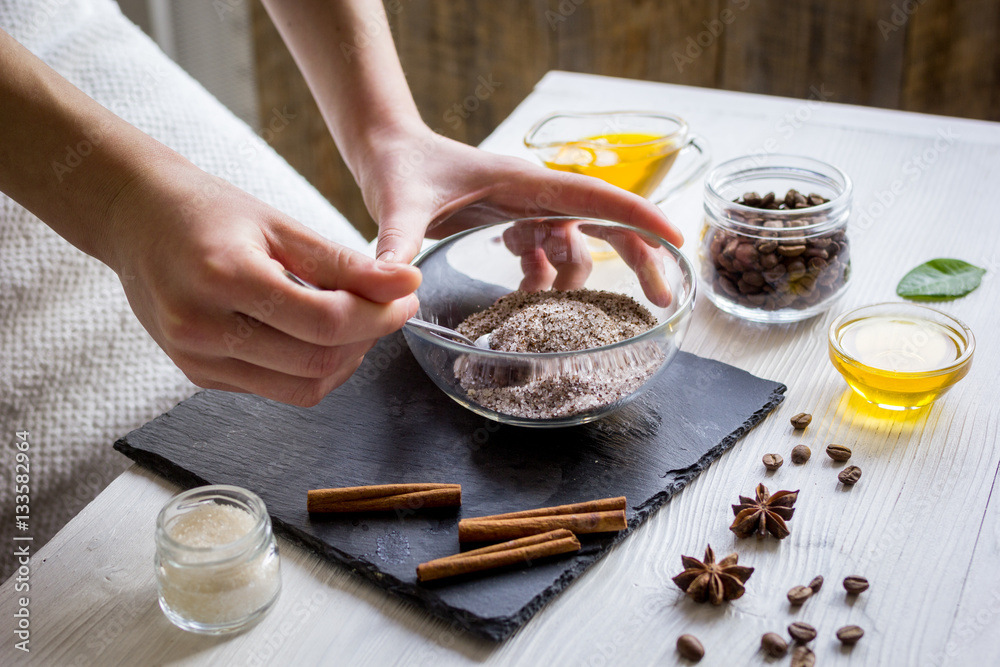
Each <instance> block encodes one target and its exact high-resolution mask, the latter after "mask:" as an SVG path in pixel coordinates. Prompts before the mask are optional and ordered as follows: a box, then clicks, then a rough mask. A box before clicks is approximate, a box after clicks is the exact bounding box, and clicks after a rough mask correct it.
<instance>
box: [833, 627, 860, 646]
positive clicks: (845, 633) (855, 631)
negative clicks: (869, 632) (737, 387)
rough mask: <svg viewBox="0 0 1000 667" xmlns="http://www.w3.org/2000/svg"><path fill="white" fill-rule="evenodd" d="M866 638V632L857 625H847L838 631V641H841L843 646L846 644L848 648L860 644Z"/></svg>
mask: <svg viewBox="0 0 1000 667" xmlns="http://www.w3.org/2000/svg"><path fill="white" fill-rule="evenodd" d="M864 636H865V631H864V630H862V629H861V628H860V627H858V626H857V625H845V626H844V627H842V628H841V629H839V630H837V639H839V640H840V643H841V644H845V645H847V646H854V645H855V644H857V643H858V640H859V639H861V638H862V637H864Z"/></svg>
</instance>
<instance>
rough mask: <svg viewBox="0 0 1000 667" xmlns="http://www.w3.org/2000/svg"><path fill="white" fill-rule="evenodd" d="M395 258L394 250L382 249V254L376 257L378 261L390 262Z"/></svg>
mask: <svg viewBox="0 0 1000 667" xmlns="http://www.w3.org/2000/svg"><path fill="white" fill-rule="evenodd" d="M395 258H396V251H395V250H384V251H382V254H381V255H379V256H378V257H377V258H376V259H378V261H380V262H391V261H392V260H394V259H395Z"/></svg>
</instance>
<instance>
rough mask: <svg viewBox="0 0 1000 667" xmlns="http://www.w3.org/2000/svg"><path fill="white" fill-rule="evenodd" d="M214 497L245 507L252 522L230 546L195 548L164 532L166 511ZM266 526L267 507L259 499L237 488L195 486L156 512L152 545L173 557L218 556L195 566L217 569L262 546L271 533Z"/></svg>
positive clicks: (252, 493)
mask: <svg viewBox="0 0 1000 667" xmlns="http://www.w3.org/2000/svg"><path fill="white" fill-rule="evenodd" d="M227 494H229V495H227ZM199 496H201V498H199ZM218 497H222V498H228V499H229V500H234V501H236V502H237V503H240V504H242V505H245V507H246V509H247V510H249V513H250V516H251V517H253V519H254V525H253V527H251V528H250V530H248V531H247V532H246V534H244V535H241V536H240V537H238V538H236V539H235V540H233V541H232V542H227V543H225V544H219V545H214V546H207V547H198V546H191V545H189V544H184V543H183V542H179V541H177V540H175V539H174V538H173V537H172V536H171V535H170V533H169V532H168V531H167V527H166V521H167V513H168V511H169V510H171V509H177V508H178V507H179V506H181V505H182V504H183V503H186V502H191V501H192V500H195V499H197V500H199V501H200V502H197V505H201V504H203V503H205V502H214V499H215V498H218ZM270 524H271V518H270V516H268V514H267V507H266V506H265V505H264V501H263V500H261V498H260V496H258V495H257V494H255V493H254V492H252V491H249V490H247V489H244V488H242V487H239V486H233V485H230V484H210V485H207V486H198V487H195V488H193V489H188V490H187V491H183V492H181V493H178V494H177V495H175V496H173V497H172V498H171V499H170V500H168V501H167V502H166V504H165V505H164V506H163V507H162V508H161V509H160V512H159V513H158V514H157V515H156V542H157V546H158V547H161V546H162V547H165V548H166V549H168V550H169V551H171V552H174V553H187V554H199V555H211V554H213V553H218V554H219V557H218V558H216V559H207V560H200V561H199V562H198V565H199V566H203V565H218V564H220V563H225V562H227V561H230V560H233V559H236V558H242V557H243V556H244V554H245V553H246V552H247V550H248V549H250V548H251V547H254V546H260V545H264V546H266V543H267V537H268V535H269V533H270V532H271V531H270V530H269V527H270Z"/></svg>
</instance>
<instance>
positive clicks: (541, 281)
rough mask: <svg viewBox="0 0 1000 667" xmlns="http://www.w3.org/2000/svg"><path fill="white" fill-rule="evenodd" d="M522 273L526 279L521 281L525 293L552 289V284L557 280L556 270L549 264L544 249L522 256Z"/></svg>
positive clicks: (536, 249)
mask: <svg viewBox="0 0 1000 667" xmlns="http://www.w3.org/2000/svg"><path fill="white" fill-rule="evenodd" d="M521 271H522V272H523V273H524V278H522V279H521V284H520V289H521V290H523V291H525V292H540V291H542V290H547V289H552V283H553V282H554V281H555V279H556V270H555V268H553V266H552V265H551V264H549V260H548V258H547V257H546V256H545V250H544V249H543V248H535V249H534V250H529V251H528V252H525V253H524V254H523V255H521Z"/></svg>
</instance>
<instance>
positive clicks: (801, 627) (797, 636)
mask: <svg viewBox="0 0 1000 667" xmlns="http://www.w3.org/2000/svg"><path fill="white" fill-rule="evenodd" d="M788 634H790V635H791V636H792V639H794V640H795V641H797V642H799V643H800V644H805V643H806V642H811V641H812V640H814V639H816V628H814V627H813V626H811V625H809V624H808V623H803V622H802V621H795V622H794V623H792V624H791V625H789V626H788Z"/></svg>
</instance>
